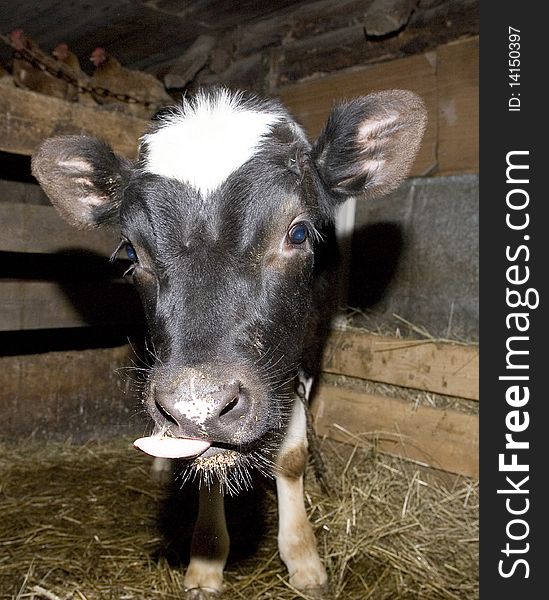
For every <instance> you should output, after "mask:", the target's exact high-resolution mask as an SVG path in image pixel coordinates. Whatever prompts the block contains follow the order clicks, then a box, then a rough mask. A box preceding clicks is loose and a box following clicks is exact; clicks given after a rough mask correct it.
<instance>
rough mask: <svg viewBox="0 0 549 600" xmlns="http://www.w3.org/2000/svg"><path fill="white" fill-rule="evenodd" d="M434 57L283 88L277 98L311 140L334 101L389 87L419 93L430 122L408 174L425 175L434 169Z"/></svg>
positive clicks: (435, 99) (430, 56) (375, 66)
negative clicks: (299, 123)
mask: <svg viewBox="0 0 549 600" xmlns="http://www.w3.org/2000/svg"><path fill="white" fill-rule="evenodd" d="M435 75H436V55H435V54H434V53H431V52H428V53H426V54H419V55H416V56H411V57H409V58H404V59H400V60H393V61H391V62H388V63H383V64H378V65H373V66H371V67H365V68H360V69H354V70H352V71H345V72H343V73H337V74H335V75H330V76H327V77H323V78H321V79H314V80H310V81H305V82H303V83H297V84H295V85H290V86H287V87H283V88H281V89H280V90H279V92H278V95H279V96H280V98H281V100H282V101H283V102H284V103H285V104H286V106H287V107H288V108H289V109H290V111H291V112H292V113H293V114H294V115H295V116H296V117H297V119H298V120H299V121H300V122H301V123H302V124H303V125H304V127H305V128H306V129H307V131H308V133H309V134H310V135H311V136H312V137H313V138H314V137H316V136H318V134H319V133H320V131H321V129H322V127H323V125H324V123H325V122H326V119H327V117H328V114H329V112H330V109H331V107H332V105H333V103H334V101H335V100H337V99H341V98H352V97H355V96H360V95H364V94H368V93H370V92H374V91H379V90H386V89H391V88H400V89H408V90H412V91H414V92H416V93H418V94H419V95H420V96H421V97H422V98H423V100H424V101H425V104H426V106H427V112H428V116H429V122H428V124H427V130H426V132H425V136H424V138H423V143H422V145H421V149H420V151H419V154H418V156H417V158H416V161H415V163H414V166H413V167H412V170H411V173H410V174H411V175H424V174H426V173H429V172H430V171H431V170H433V169H434V168H435V166H436V142H437V97H436V93H437V90H436V76H435Z"/></svg>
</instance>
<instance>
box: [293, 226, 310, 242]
mask: <svg viewBox="0 0 549 600" xmlns="http://www.w3.org/2000/svg"><path fill="white" fill-rule="evenodd" d="M308 235H309V230H308V229H307V225H305V223H296V224H295V225H292V226H291V227H290V231H288V241H289V242H290V244H295V245H299V244H303V242H304V241H305V240H306V239H307V237H308Z"/></svg>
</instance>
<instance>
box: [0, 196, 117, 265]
mask: <svg viewBox="0 0 549 600" xmlns="http://www.w3.org/2000/svg"><path fill="white" fill-rule="evenodd" d="M0 223H2V227H1V228H0V250H1V251H4V252H38V253H54V252H63V251H66V250H87V251H90V252H94V253H97V254H100V255H102V256H110V255H111V254H112V252H113V251H114V249H115V248H116V245H117V243H118V236H117V235H116V233H115V232H114V231H112V230H109V229H95V230H90V231H78V230H76V229H74V228H72V227H70V226H69V225H68V224H67V223H66V222H65V221H63V219H61V217H60V216H59V215H58V214H57V211H56V210H55V209H54V208H53V206H37V205H32V204H11V203H1V202H0Z"/></svg>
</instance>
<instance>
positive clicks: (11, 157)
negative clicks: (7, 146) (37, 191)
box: [0, 151, 37, 183]
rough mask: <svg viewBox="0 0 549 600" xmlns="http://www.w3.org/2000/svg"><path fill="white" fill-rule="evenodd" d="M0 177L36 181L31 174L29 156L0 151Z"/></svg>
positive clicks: (29, 181)
mask: <svg viewBox="0 0 549 600" xmlns="http://www.w3.org/2000/svg"><path fill="white" fill-rule="evenodd" d="M0 179H6V180H8V181H20V182H23V183H37V181H36V179H35V178H34V177H33V176H32V175H31V157H30V156H23V155H22V154H12V153H11V152H2V151H0Z"/></svg>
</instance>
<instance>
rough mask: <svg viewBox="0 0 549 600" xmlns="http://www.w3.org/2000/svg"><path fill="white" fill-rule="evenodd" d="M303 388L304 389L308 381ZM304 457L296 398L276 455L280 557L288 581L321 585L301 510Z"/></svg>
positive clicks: (303, 424)
mask: <svg viewBox="0 0 549 600" xmlns="http://www.w3.org/2000/svg"><path fill="white" fill-rule="evenodd" d="M305 389H306V390H307V393H308V391H309V390H310V384H309V385H306V387H305ZM306 461H307V420H306V415H305V408H304V406H303V403H302V402H301V400H299V399H296V400H294V407H293V413H292V418H291V421H290V425H289V427H288V431H287V434H286V437H285V439H284V443H283V444H282V448H281V451H280V454H279V458H278V464H279V473H278V474H277V476H276V488H277V492H278V518H279V523H278V548H279V551H280V558H281V559H282V560H283V561H284V564H285V565H286V567H287V568H288V573H289V575H290V584H291V585H293V586H294V587H296V588H297V589H301V590H305V589H319V588H325V587H326V585H327V580H328V578H327V575H326V570H325V569H324V565H323V564H322V562H321V560H320V557H319V555H318V551H317V547H316V539H315V535H314V532H313V529H312V527H311V524H310V523H309V520H308V518H307V513H306V511H305V503H304V500H303V472H304V470H305V465H306ZM299 471H300V472H299Z"/></svg>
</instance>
